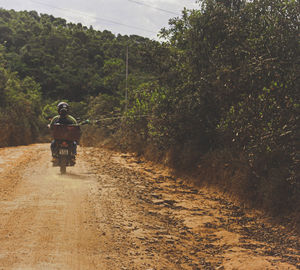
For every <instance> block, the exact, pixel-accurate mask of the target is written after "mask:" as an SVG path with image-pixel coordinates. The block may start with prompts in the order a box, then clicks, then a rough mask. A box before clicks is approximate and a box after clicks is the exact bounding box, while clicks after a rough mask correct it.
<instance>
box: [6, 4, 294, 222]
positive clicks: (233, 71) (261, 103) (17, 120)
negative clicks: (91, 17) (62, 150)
mask: <svg viewBox="0 0 300 270" xmlns="http://www.w3.org/2000/svg"><path fill="white" fill-rule="evenodd" d="M299 14H300V5H299V2H298V1H296V0H286V1H282V0H261V1H245V0H231V1H224V0H204V1H200V2H199V9H198V10H183V12H182V15H181V17H176V18H173V19H171V20H170V21H169V26H168V27H167V26H166V28H165V29H162V30H161V32H160V33H159V35H160V37H161V38H162V39H163V40H164V42H158V41H154V40H150V39H147V38H144V37H140V36H122V35H118V36H115V35H113V34H112V33H111V32H109V31H107V30H104V31H97V30H94V29H93V28H92V26H90V27H86V26H83V25H81V24H80V23H79V24H73V23H67V22H66V20H64V19H62V18H55V17H53V16H51V15H47V14H38V13H37V12H35V11H22V12H16V11H14V10H4V9H0V59H1V64H0V97H1V99H0V121H1V130H0V146H2V147H3V146H8V145H19V144H27V143H31V142H35V141H37V140H38V139H39V137H40V134H41V133H43V132H44V127H45V126H46V123H47V121H48V119H49V118H50V117H52V116H54V114H55V113H56V111H55V110H56V108H55V105H56V104H57V102H58V101H60V100H65V101H68V102H70V104H71V107H72V113H73V114H74V115H75V116H76V117H78V118H81V119H85V118H90V119H91V120H92V121H91V122H92V123H95V125H93V126H90V127H87V128H86V132H87V133H86V134H87V135H85V136H87V137H88V138H89V142H90V143H92V144H96V143H97V142H98V141H99V140H100V139H107V138H109V139H110V143H112V142H113V143H114V145H115V146H118V147H119V148H121V149H124V150H130V151H135V152H137V153H138V154H140V155H144V156H146V157H147V158H149V159H153V160H155V161H157V162H161V161H163V162H165V163H166V164H167V165H169V166H172V167H174V168H176V169H177V170H178V171H180V172H187V171H190V172H192V173H193V175H194V176H195V177H196V178H197V181H198V184H206V185H213V186H218V187H219V188H220V189H221V190H223V191H225V192H227V193H229V194H231V195H232V196H234V197H236V198H238V199H242V200H243V201H244V202H245V203H247V204H249V205H251V206H254V207H259V208H264V209H266V210H268V211H269V212H270V213H273V214H277V215H285V216H290V215H291V214H293V215H294V217H296V218H297V217H299V216H300V215H299V212H300V199H299V198H300V179H299V135H300V134H299V127H298V123H299V107H300V104H299V70H300V58H299V55H300V46H299V44H300V43H299V34H300V31H299V30H300V15H299ZM127 51H128V78H127V76H126V54H127V53H126V52H127ZM127 92H128V100H126V99H125V94H126V93H127ZM108 118H112V119H110V120H109V119H108ZM20 134H22V136H20ZM95 134H98V135H99V136H98V137H96V136H95ZM100 135H101V136H100ZM294 220H295V218H294ZM298 222H299V223H300V220H298Z"/></svg>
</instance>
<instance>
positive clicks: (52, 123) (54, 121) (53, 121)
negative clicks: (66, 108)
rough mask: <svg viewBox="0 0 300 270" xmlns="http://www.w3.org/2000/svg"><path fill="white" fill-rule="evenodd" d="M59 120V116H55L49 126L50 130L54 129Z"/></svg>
mask: <svg viewBox="0 0 300 270" xmlns="http://www.w3.org/2000/svg"><path fill="white" fill-rule="evenodd" d="M58 118H59V115H57V116H54V117H53V118H52V120H51V122H50V124H49V126H50V129H51V128H52V127H53V125H54V124H55V123H56V120H57V119H58Z"/></svg>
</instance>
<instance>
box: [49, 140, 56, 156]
mask: <svg viewBox="0 0 300 270" xmlns="http://www.w3.org/2000/svg"><path fill="white" fill-rule="evenodd" d="M50 148H51V153H52V157H55V156H56V155H57V149H56V142H55V140H53V141H52V142H51V146H50Z"/></svg>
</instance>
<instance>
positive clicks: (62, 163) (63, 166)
mask: <svg viewBox="0 0 300 270" xmlns="http://www.w3.org/2000/svg"><path fill="white" fill-rule="evenodd" d="M66 164H67V159H66V157H61V160H60V173H61V174H65V173H66V172H67V166H66Z"/></svg>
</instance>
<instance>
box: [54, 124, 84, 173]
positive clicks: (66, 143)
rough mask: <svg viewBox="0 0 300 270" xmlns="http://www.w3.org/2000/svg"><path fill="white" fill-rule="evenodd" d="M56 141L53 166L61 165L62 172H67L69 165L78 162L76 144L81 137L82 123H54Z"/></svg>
mask: <svg viewBox="0 0 300 270" xmlns="http://www.w3.org/2000/svg"><path fill="white" fill-rule="evenodd" d="M51 131H52V136H53V138H54V143H55V146H54V148H55V153H56V159H55V160H54V161H53V167H60V173H61V174H65V173H66V168H67V167H68V166H74V165H75V164H76V160H75V157H76V152H75V151H76V144H77V143H78V142H79V140H80V137H81V130H80V125H62V124H54V125H53V126H52V128H51Z"/></svg>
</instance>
